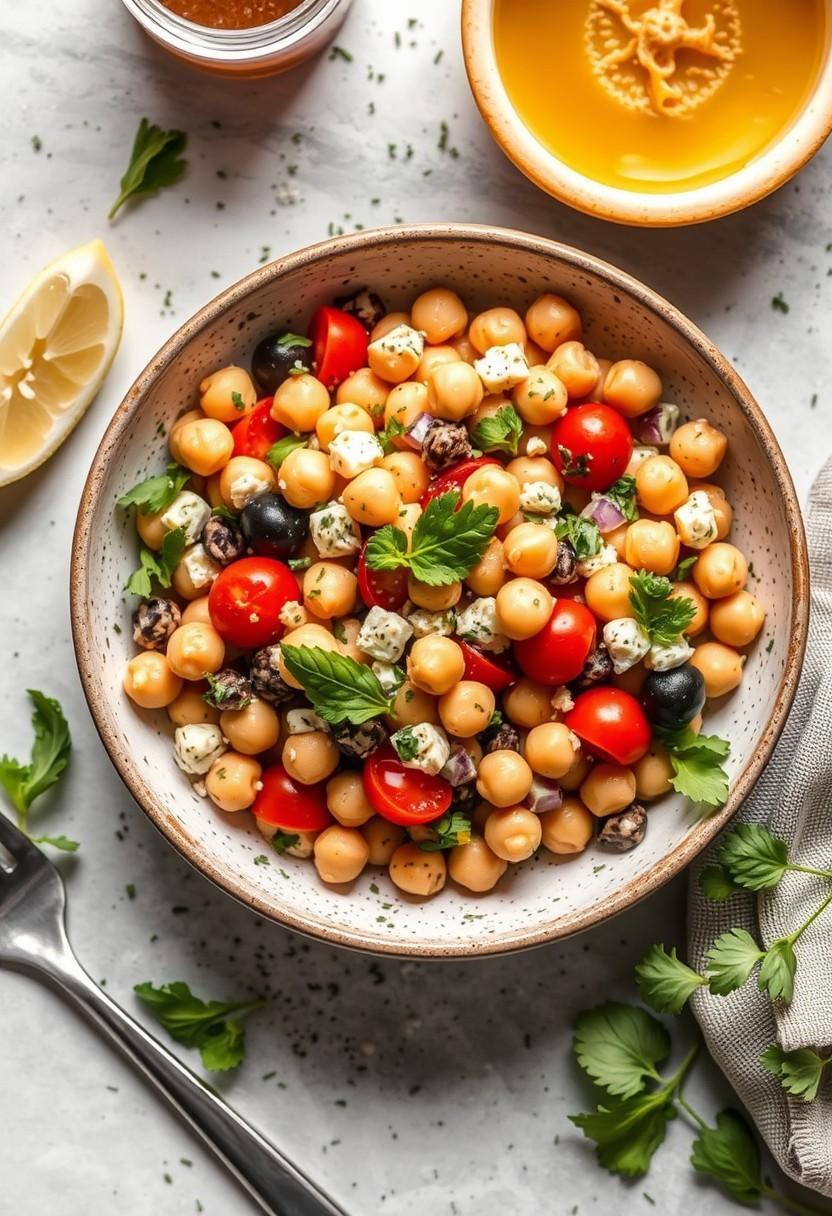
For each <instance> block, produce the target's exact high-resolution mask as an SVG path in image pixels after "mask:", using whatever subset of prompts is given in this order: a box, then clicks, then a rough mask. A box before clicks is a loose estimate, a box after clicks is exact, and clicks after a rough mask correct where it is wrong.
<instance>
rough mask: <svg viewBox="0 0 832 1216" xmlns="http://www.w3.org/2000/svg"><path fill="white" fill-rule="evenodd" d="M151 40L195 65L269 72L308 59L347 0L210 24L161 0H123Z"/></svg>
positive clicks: (314, 1) (303, 3)
mask: <svg viewBox="0 0 832 1216" xmlns="http://www.w3.org/2000/svg"><path fill="white" fill-rule="evenodd" d="M123 3H124V5H125V7H126V8H127V10H128V11H129V12H130V13H132V15H133V16H134V17H135V18H136V20H137V21H138V23H139V25H141V27H142V28H143V29H144V30H145V31H146V33H148V34H149V35H150V37H151V38H153V39H154V41H156V42H158V43H159V45H160V46H163V47H164V48H165V50H167V51H170V52H171V54H173V55H176V56H177V57H178V58H179V59H185V60H187V61H188V62H189V63H192V64H194V65H195V66H196V67H200V68H205V69H207V70H208V71H210V72H219V73H223V74H225V75H229V76H247V77H249V76H271V75H273V74H274V73H276V72H285V71H287V70H288V69H289V68H293V67H295V65H296V64H298V63H303V61H304V60H305V59H310V58H311V57H312V56H313V55H316V54H317V53H318V51H320V50H322V49H323V47H324V46H326V44H327V42H328V41H329V40H330V38H332V36H333V35H334V34H335V32H336V30H337V29H338V28H339V26H340V25H341V22H342V21H343V20H344V18H345V17H346V15H347V11H348V10H349V7H350V4H351V3H352V0H300V3H299V4H298V6H297V8H294V9H292V11H291V12H289V13H286V15H285V16H284V17H280V18H278V20H277V21H271V22H269V24H268V25H256V26H252V27H251V28H250V29H242V30H233V29H212V28H211V27H210V26H206V25H195V24H194V22H193V21H186V20H185V18H184V17H180V16H179V15H178V14H177V13H173V12H171V10H170V9H169V8H165V6H164V5H163V4H161V3H160V0H123Z"/></svg>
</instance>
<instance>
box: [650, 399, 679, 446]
mask: <svg viewBox="0 0 832 1216" xmlns="http://www.w3.org/2000/svg"><path fill="white" fill-rule="evenodd" d="M678 425H679V407H678V405H673V404H672V403H671V402H670V401H662V402H661V403H660V404H659V405H657V406H656V411H655V426H656V429H657V430H658V432H659V438H658V440H657V441H656V442H657V443H661V444H666V443H670V441H671V439H672V438H673V432H674V431H675V430H676V428H677V427H678ZM650 438H652V436H650Z"/></svg>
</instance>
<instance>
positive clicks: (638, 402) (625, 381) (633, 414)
mask: <svg viewBox="0 0 832 1216" xmlns="http://www.w3.org/2000/svg"><path fill="white" fill-rule="evenodd" d="M661 399H662V382H661V380H660V379H659V376H658V375H657V374H656V372H654V371H653V369H652V367H648V366H647V364H646V363H642V362H641V360H640V359H621V360H620V361H619V362H618V363H613V365H612V367H611V368H610V370H609V371H608V372H607V378H606V380H605V381H604V401H605V402H606V403H607V405H612V406H614V407H615V409H617V410H618V412H619V413H620V414H623V415H624V417H625V418H638V416H639V415H640V414H646V413H647V411H648V410H652V409H654V408H655V406H657V405H658V404H659V402H660V401H661Z"/></svg>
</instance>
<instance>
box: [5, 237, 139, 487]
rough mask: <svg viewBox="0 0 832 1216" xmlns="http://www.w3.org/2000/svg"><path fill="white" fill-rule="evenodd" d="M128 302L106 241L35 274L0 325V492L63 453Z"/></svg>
mask: <svg viewBox="0 0 832 1216" xmlns="http://www.w3.org/2000/svg"><path fill="white" fill-rule="evenodd" d="M123 323H124V304H123V301H122V296H121V287H120V286H119V282H118V279H117V277H116V272H115V270H114V269H113V265H112V262H111V261H110V259H109V257H108V255H107V250H106V249H105V248H104V246H103V245H102V243H101V241H90V243H89V244H88V245H82V246H81V247H80V248H79V249H73V250H71V252H69V253H66V254H64V255H63V256H62V257H60V258H57V259H56V260H55V261H54V262H51V263H50V264H49V265H48V266H47V267H46V268H45V269H44V270H42V271H41V272H40V274H38V275H36V276H35V278H34V279H33V280H32V282H31V283H30V284H29V286H28V287H27V288H26V290H25V291H24V292H23V294H22V296H20V298H19V299H18V301H17V303H16V304H14V305H13V306H12V308H11V311H10V312H9V313H8V314H7V315H6V317H5V318H4V319H3V321H2V322H0V486H5V485H8V484H9V482H12V481H17V480H18V479H19V478H21V477H25V476H26V474H27V473H31V471H32V470H33V469H36V468H37V467H38V465H40V464H43V462H44V460H47V459H48V458H49V457H50V456H51V455H52V453H53V452H54V451H55V450H56V449H57V448H59V447H60V445H61V444H62V443H63V441H64V440H65V439H66V437H67V435H68V434H69V433H70V431H71V430H72V428H73V427H74V426H75V425H76V423H77V422H79V420H80V419H81V417H82V416H83V414H84V412H85V410H86V409H87V407H88V406H89V405H90V403H91V401H92V400H93V398H94V397H95V394H96V393H97V392H98V390H99V388H100V387H101V384H102V381H103V380H104V377H105V376H106V374H107V372H108V370H109V368H110V364H111V363H112V361H113V358H114V357H115V353H116V351H117V350H118V344H119V342H120V340H121V331H122V326H123Z"/></svg>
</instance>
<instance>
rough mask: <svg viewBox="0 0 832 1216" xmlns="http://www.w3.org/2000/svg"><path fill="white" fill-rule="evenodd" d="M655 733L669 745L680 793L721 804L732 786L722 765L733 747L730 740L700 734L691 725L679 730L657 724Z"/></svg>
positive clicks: (675, 785) (706, 803) (673, 779)
mask: <svg viewBox="0 0 832 1216" xmlns="http://www.w3.org/2000/svg"><path fill="white" fill-rule="evenodd" d="M655 735H656V738H657V739H658V740H659V742H660V743H663V744H664V746H665V747H666V748H667V751H668V754H669V756H670V765H671V768H672V769H673V776H672V777H671V778H670V784H671V785H672V786H673V788H674V789H675V790H676V791H677V793H679V794H684V796H685V797H686V798H690V800H691V802H696V803H699V804H701V805H703V806H712V807H715V806H722V805H723V803H724V802H725V801H726V799H727V797H728V790H729V781H728V773H727V772H726V771H725V767H724V765H723V761H724V760H727V758H728V755H729V753H730V750H731V745H730V743H729V742H728V740H727V739H722V738H720V736H719V735H697V734H696V733H695V732H694V731H692V730H691V729H690V727H689V726H684V727H682V728H681V729H679V730H669V729H667V728H666V727H656V728H655Z"/></svg>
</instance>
